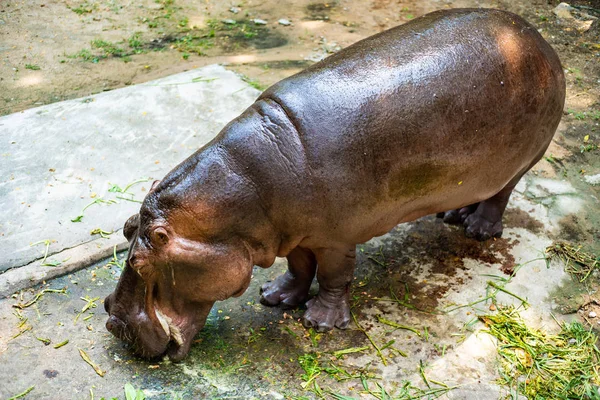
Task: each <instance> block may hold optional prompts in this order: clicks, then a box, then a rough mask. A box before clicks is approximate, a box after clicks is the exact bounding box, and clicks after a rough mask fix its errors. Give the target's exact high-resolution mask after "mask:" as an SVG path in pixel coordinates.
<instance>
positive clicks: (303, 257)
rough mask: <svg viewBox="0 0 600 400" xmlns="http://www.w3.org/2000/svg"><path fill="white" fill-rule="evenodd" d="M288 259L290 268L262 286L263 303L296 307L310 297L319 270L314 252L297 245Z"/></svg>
mask: <svg viewBox="0 0 600 400" xmlns="http://www.w3.org/2000/svg"><path fill="white" fill-rule="evenodd" d="M287 260H288V270H287V271H286V272H285V273H284V274H283V275H280V276H279V277H278V278H277V279H275V280H274V281H272V282H267V283H265V284H264V285H263V286H262V287H261V288H260V294H261V296H260V302H261V303H262V304H263V305H265V306H277V305H281V306H282V307H283V308H296V307H297V306H299V305H300V304H302V303H304V302H305V301H306V299H307V298H308V291H309V289H310V285H311V284H312V281H313V279H314V278H315V272H316V270H317V261H316V259H315V255H314V253H313V252H312V251H310V250H308V249H303V248H300V247H296V248H295V249H294V250H292V251H291V252H290V254H288V256H287Z"/></svg>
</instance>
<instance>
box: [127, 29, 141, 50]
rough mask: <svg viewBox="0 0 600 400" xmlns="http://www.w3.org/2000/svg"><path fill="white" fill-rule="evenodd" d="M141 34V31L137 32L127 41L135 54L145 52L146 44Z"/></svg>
mask: <svg viewBox="0 0 600 400" xmlns="http://www.w3.org/2000/svg"><path fill="white" fill-rule="evenodd" d="M140 37H141V34H140V32H136V33H134V34H133V35H131V36H130V37H129V39H127V43H128V44H129V47H130V48H131V50H133V52H134V53H135V54H140V53H143V52H144V49H143V46H144V44H143V43H142V41H141V40H140Z"/></svg>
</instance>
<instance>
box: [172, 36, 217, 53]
mask: <svg viewBox="0 0 600 400" xmlns="http://www.w3.org/2000/svg"><path fill="white" fill-rule="evenodd" d="M213 46H214V41H213V40H212V39H211V37H210V36H209V35H208V34H200V35H196V34H194V33H188V34H186V35H184V36H182V37H180V38H178V39H177V41H176V42H175V44H174V47H175V49H177V50H179V51H180V52H182V53H184V54H188V57H189V54H190V53H194V54H198V55H199V56H201V55H204V52H205V50H207V49H210V48H211V47H213Z"/></svg>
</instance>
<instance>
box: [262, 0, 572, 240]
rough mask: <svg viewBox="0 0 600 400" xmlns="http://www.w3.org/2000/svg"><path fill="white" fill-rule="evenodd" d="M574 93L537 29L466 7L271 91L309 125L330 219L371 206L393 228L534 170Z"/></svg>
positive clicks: (306, 140) (391, 33)
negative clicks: (567, 97) (568, 95)
mask: <svg viewBox="0 0 600 400" xmlns="http://www.w3.org/2000/svg"><path fill="white" fill-rule="evenodd" d="M564 96H565V83H564V76H563V71H562V67H561V65H560V61H559V60H558V57H557V56H556V53H555V52H554V51H553V49H552V48H551V47H550V45H549V44H548V43H547V42H546V41H545V40H544V39H543V38H542V37H541V36H540V34H539V33H538V32H537V31H536V29H535V28H533V27H532V26H531V25H529V24H528V23H527V22H525V21H524V20H523V19H522V18H520V17H519V16H517V15H515V14H512V13H508V12H504V11H500V10H486V9H456V10H446V11H440V12H435V13H432V14H428V15H426V16H424V17H421V18H418V19H415V20H414V21H411V22H409V23H407V24H404V25H401V26H398V27H396V28H393V29H391V30H388V31H385V32H382V33H380V34H378V35H375V36H372V37H369V38H367V39H365V40H362V41H360V42H358V43H356V44H354V45H352V46H350V47H348V48H346V49H344V50H342V51H340V52H338V53H336V54H334V55H332V56H330V57H328V58H327V59H325V60H324V61H322V62H320V63H317V64H315V65H313V66H311V67H309V68H307V69H306V70H304V71H303V72H301V73H299V74H297V75H294V76H292V77H290V78H288V79H285V80H283V81H281V82H279V83H277V84H275V85H273V86H272V87H270V88H269V89H268V90H267V91H265V92H264V93H263V94H262V95H261V97H260V98H259V100H260V99H262V100H266V101H269V100H272V101H274V102H276V103H278V104H279V105H280V106H281V107H282V108H283V109H284V110H285V112H286V114H287V116H288V117H289V119H290V121H291V122H292V123H293V125H294V126H295V128H296V130H297V131H298V135H299V137H300V141H301V142H302V144H303V146H304V149H305V153H306V158H307V160H308V163H309V166H310V170H311V173H312V178H313V185H314V186H313V189H314V191H315V194H316V196H319V197H320V201H319V202H321V201H322V202H323V203H324V205H323V208H324V209H327V210H328V214H327V215H328V218H326V221H325V223H327V224H335V225H338V226H339V227H340V229H341V230H344V229H346V228H347V227H344V226H343V224H341V225H340V224H339V221H341V220H344V218H345V217H344V214H345V210H347V209H353V210H361V211H362V212H361V213H360V214H361V215H363V216H364V217H365V218H372V219H373V221H374V225H379V226H381V225H382V223H381V222H382V221H384V220H390V222H389V223H384V224H383V225H384V227H383V228H382V231H383V232H385V229H388V228H389V227H393V226H394V225H395V224H397V223H399V222H402V221H406V220H411V219H414V218H416V217H419V216H422V215H426V214H428V213H432V212H436V211H442V209H443V210H447V209H451V208H458V207H461V206H464V205H467V204H471V203H475V202H477V201H481V200H484V199H486V198H489V197H491V196H493V195H494V194H495V193H497V192H498V191H500V190H501V189H502V188H503V187H504V186H505V185H506V184H507V183H508V182H510V181H511V180H512V179H514V178H515V177H516V176H519V174H522V173H523V172H525V171H526V170H527V169H529V168H530V167H531V166H532V163H534V162H535V161H537V160H538V159H539V158H540V157H541V156H542V155H543V153H544V150H545V149H546V148H547V146H548V144H549V143H550V140H551V138H552V136H553V134H554V131H555V130H556V127H557V125H558V122H559V121H560V118H561V114H562V109H563V105H564ZM399 208H400V209H399ZM350 225H361V224H360V223H358V224H356V223H350ZM362 225H364V224H362ZM367 230H370V228H367ZM367 236H371V235H367Z"/></svg>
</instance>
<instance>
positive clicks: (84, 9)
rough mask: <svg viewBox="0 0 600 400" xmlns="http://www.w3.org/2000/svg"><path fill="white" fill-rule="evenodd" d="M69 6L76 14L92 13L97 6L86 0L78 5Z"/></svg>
mask: <svg viewBox="0 0 600 400" xmlns="http://www.w3.org/2000/svg"><path fill="white" fill-rule="evenodd" d="M67 7H68V6H67ZM68 8H69V9H70V10H71V11H73V12H74V13H75V14H78V15H83V14H90V13H92V12H93V11H94V9H95V8H96V5H95V4H90V3H87V2H85V3H82V4H80V5H78V6H77V7H68Z"/></svg>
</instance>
